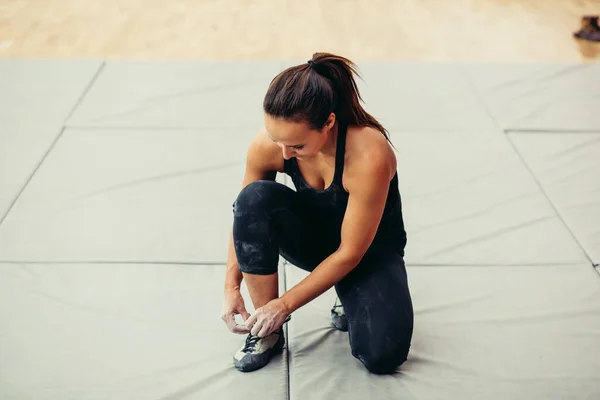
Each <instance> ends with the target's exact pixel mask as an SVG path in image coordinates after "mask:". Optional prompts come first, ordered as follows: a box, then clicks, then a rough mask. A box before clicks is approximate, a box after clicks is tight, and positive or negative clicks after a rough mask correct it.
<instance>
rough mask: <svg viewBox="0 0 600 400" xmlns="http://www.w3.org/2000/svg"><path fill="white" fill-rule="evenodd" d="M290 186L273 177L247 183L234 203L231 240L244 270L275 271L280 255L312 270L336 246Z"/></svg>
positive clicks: (261, 272)
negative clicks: (268, 179) (272, 178)
mask: <svg viewBox="0 0 600 400" xmlns="http://www.w3.org/2000/svg"><path fill="white" fill-rule="evenodd" d="M318 225H319V221H318V220H316V219H315V218H314V214H311V212H310V210H309V209H308V208H307V206H306V205H305V204H302V202H301V201H300V199H299V198H298V193H296V192H295V191H294V190H292V189H291V188H289V187H287V186H285V185H282V184H280V183H278V182H274V181H266V180H265V181H256V182H252V183H250V184H249V185H247V186H246V187H245V188H244V189H243V190H242V191H241V192H240V194H239V195H238V198H237V199H236V201H235V203H234V222H233V241H234V247H235V252H236V256H237V259H238V263H239V268H240V270H241V271H242V272H243V273H246V274H254V275H272V274H275V273H277V265H278V261H279V255H280V254H281V255H282V256H283V257H284V258H285V259H287V260H288V261H290V262H291V263H293V264H294V265H296V266H298V267H300V268H302V269H305V270H307V271H312V270H313V269H314V268H315V267H316V266H317V265H318V264H319V263H320V262H321V261H322V260H323V259H325V258H326V257H327V256H328V255H329V254H331V253H332V252H333V251H335V249H336V247H337V246H336V244H335V243H331V240H330V239H329V238H328V237H326V236H325V235H323V234H322V232H323V229H320V228H319V226H318Z"/></svg>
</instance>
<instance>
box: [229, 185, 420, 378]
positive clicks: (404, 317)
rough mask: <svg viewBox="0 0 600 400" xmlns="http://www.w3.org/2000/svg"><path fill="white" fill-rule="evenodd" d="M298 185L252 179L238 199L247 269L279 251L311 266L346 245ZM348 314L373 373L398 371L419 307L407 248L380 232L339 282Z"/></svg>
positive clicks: (239, 242)
mask: <svg viewBox="0 0 600 400" xmlns="http://www.w3.org/2000/svg"><path fill="white" fill-rule="evenodd" d="M313 218H314V217H312V216H311V215H310V214H309V213H307V212H306V207H305V205H304V204H303V203H301V201H300V199H299V196H298V193H296V192H295V191H294V190H292V189H291V188H289V187H287V186H284V185H282V184H280V183H277V182H273V181H267V180H264V181H257V182H253V183H251V184H249V185H248V186H246V187H245V188H244V189H243V190H242V191H241V192H240V194H239V196H238V198H237V199H236V201H235V203H234V223H233V238H234V246H235V251H236V255H237V259H238V262H239V266H240V270H241V271H242V272H244V273H248V274H259V275H270V274H274V273H276V272H277V267H278V261H279V255H280V254H281V256H282V257H284V258H285V259H286V260H287V261H289V262H290V263H291V264H293V265H295V266H297V267H300V268H302V269H304V270H306V271H312V270H313V269H314V268H316V267H317V265H319V263H320V262H321V261H323V260H324V259H325V258H327V257H328V256H329V255H330V254H331V253H332V252H334V251H335V250H336V249H337V247H338V245H339V232H338V235H337V237H336V236H335V235H333V234H332V233H331V232H328V227H327V226H324V224H323V222H321V225H319V221H315V220H313ZM335 290H336V293H337V295H338V297H339V299H340V301H341V303H342V305H343V306H344V312H345V313H346V317H347V319H348V333H349V340H350V347H351V350H352V355H353V356H354V357H356V358H358V359H359V360H360V361H361V362H362V363H363V364H364V365H365V367H366V368H367V369H368V370H369V371H371V372H373V373H382V374H384V373H391V372H393V371H394V370H395V369H396V367H398V366H399V365H400V364H402V363H403V362H404V361H405V360H406V359H407V357H408V352H409V348H410V342H411V338H412V332H413V308H412V301H411V297H410V292H409V288H408V282H407V275H406V268H405V265H404V260H403V257H402V255H401V253H399V252H398V250H397V248H396V247H395V246H394V245H391V244H390V243H389V242H386V240H377V239H376V240H375V241H374V242H373V244H372V246H371V247H370V248H369V250H368V251H367V253H366V254H365V256H364V257H363V259H362V260H361V262H360V264H359V265H358V266H357V267H356V268H355V269H353V270H352V271H351V272H350V273H349V274H348V275H346V276H345V277H344V278H343V279H342V280H341V281H339V282H338V283H337V284H336V285H335Z"/></svg>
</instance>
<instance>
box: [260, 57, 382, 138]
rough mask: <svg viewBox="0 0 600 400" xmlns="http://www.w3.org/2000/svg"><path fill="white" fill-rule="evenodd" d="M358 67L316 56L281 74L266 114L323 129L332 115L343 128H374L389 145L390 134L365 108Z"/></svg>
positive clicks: (270, 90) (270, 94) (269, 96)
mask: <svg viewBox="0 0 600 400" xmlns="http://www.w3.org/2000/svg"><path fill="white" fill-rule="evenodd" d="M354 75H357V76H359V77H360V75H359V74H358V72H357V68H356V65H355V64H354V63H353V62H352V61H350V60H348V59H347V58H344V57H341V56H336V55H333V54H330V53H315V54H314V55H313V57H312V59H310V60H308V62H307V63H305V64H300V65H296V66H293V67H290V68H288V69H286V70H284V71H283V72H281V73H279V74H278V75H277V76H276V77H275V78H274V79H273V81H271V84H270V85H269V88H268V90H267V93H266V95H265V98H264V101H263V109H264V111H265V113H267V114H268V115H271V116H273V117H277V118H284V119H287V120H290V121H294V122H307V123H308V124H309V125H310V126H311V128H313V129H317V130H319V129H321V128H322V127H323V125H325V122H326V121H327V118H328V117H329V114H330V113H332V112H333V113H334V114H335V115H336V118H337V120H338V121H339V123H340V124H343V125H346V126H347V125H358V126H370V127H373V128H375V129H377V130H379V131H380V132H381V133H382V134H383V135H384V136H385V138H386V139H387V140H388V141H389V134H388V132H387V130H386V129H385V128H384V127H383V126H382V125H381V124H380V123H379V122H378V121H377V120H376V119H375V118H374V117H373V116H371V115H370V114H369V113H367V112H366V111H365V109H364V108H363V107H362V105H361V101H362V97H361V96H360V92H359V90H358V87H357V85H356V81H355V80H354Z"/></svg>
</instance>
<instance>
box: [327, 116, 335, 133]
mask: <svg viewBox="0 0 600 400" xmlns="http://www.w3.org/2000/svg"><path fill="white" fill-rule="evenodd" d="M335 120H336V116H335V114H334V113H330V114H329V117H328V118H327V122H325V128H326V129H327V130H329V129H331V128H333V126H334V125H335Z"/></svg>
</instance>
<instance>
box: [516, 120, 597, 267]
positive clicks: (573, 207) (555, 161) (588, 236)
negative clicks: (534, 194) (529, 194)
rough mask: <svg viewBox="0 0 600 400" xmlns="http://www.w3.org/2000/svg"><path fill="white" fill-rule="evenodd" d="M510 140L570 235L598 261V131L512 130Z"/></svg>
mask: <svg viewBox="0 0 600 400" xmlns="http://www.w3.org/2000/svg"><path fill="white" fill-rule="evenodd" d="M510 140H512V141H513V142H514V144H515V146H516V148H517V149H518V151H519V152H520V153H521V154H522V156H523V158H524V160H525V162H526V163H527V165H528V166H529V167H530V168H531V170H532V171H533V173H534V174H535V177H536V178H537V180H538V181H539V182H540V184H541V186H542V187H543V188H544V191H545V192H546V193H547V195H548V197H549V198H550V200H551V201H552V203H553V204H554V206H555V207H556V208H557V209H558V212H559V214H560V215H561V217H562V218H563V219H564V220H565V222H566V224H567V225H568V226H569V228H570V230H571V231H572V232H573V235H574V236H575V237H576V238H577V240H578V241H579V243H580V244H581V245H582V246H583V248H584V249H585V251H586V252H587V253H588V255H589V256H590V257H591V258H592V260H593V261H594V262H595V263H596V264H598V263H600V132H598V133H579V134H576V135H565V134H552V133H543V134H542V133H537V134H512V135H510Z"/></svg>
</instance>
